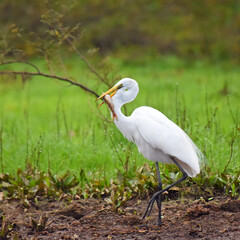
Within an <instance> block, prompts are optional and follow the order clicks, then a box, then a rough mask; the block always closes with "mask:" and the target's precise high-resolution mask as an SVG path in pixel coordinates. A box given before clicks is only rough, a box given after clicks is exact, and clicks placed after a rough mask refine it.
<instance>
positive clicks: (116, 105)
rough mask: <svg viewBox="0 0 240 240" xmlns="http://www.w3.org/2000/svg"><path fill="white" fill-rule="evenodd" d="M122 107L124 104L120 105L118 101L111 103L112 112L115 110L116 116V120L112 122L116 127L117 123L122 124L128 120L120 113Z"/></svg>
mask: <svg viewBox="0 0 240 240" xmlns="http://www.w3.org/2000/svg"><path fill="white" fill-rule="evenodd" d="M123 105H124V104H121V103H120V102H119V101H113V106H114V110H115V113H116V115H117V119H115V120H114V122H115V124H116V125H117V123H118V122H119V121H120V122H123V121H126V120H127V118H128V117H127V116H125V115H124V114H123V113H122V111H121V108H122V106H123ZM111 115H112V113H111Z"/></svg>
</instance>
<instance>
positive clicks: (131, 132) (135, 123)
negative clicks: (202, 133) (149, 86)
mask: <svg viewBox="0 0 240 240" xmlns="http://www.w3.org/2000/svg"><path fill="white" fill-rule="evenodd" d="M118 86H121V88H120V87H118ZM115 87H116V88H118V90H117V91H116V93H115V94H114V95H113V96H112V103H113V106H114V111H115V113H116V116H117V118H115V119H114V123H115V124H116V126H117V128H118V129H119V130H120V131H121V133H122V134H123V135H124V137H126V138H127V139H128V140H129V141H131V142H134V143H135V144H136V145H137V147H138V150H139V152H141V153H142V154H143V156H144V157H145V158H147V159H149V160H152V161H154V162H163V163H173V162H172V160H171V158H170V157H169V156H172V157H175V159H176V160H177V161H178V163H179V164H180V165H181V166H182V168H183V169H184V170H185V171H186V173H187V174H188V176H190V177H194V176H196V175H197V174H198V173H199V172H200V164H199V163H200V158H201V153H200V151H199V150H198V148H197V147H196V145H195V144H194V143H193V142H192V140H191V139H190V138H189V137H188V135H187V134H186V133H185V132H184V131H183V130H182V129H181V128H180V127H179V126H177V125H176V124H175V123H174V122H172V121H171V120H169V119H168V118H167V117H166V116H165V115H164V114H162V113H161V112H159V111H158V110H156V109H154V108H151V107H146V106H143V107H139V108H137V109H135V110H134V112H133V113H132V115H131V116H129V117H127V116H125V115H124V114H122V112H121V107H122V105H124V104H125V103H128V102H131V101H133V100H134V99H135V97H136V96H137V94H138V92H139V88H138V84H137V82H136V81H135V80H133V79H130V78H124V79H122V80H121V81H119V82H118V83H117V84H116V85H115Z"/></svg>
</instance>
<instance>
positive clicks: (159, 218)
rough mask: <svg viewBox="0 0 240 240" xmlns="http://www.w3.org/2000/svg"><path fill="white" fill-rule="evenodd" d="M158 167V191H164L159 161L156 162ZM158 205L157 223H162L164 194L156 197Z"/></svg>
mask: <svg viewBox="0 0 240 240" xmlns="http://www.w3.org/2000/svg"><path fill="white" fill-rule="evenodd" d="M156 169H157V178H158V191H159V192H160V191H162V181H161V176H160V171H159V166H158V162H156ZM156 202H157V206H158V221H157V225H161V223H162V194H159V196H158V197H157V198H156Z"/></svg>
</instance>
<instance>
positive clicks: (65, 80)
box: [0, 71, 99, 97]
mask: <svg viewBox="0 0 240 240" xmlns="http://www.w3.org/2000/svg"><path fill="white" fill-rule="evenodd" d="M11 74H14V75H28V76H42V77H46V78H54V79H58V80H60V81H64V82H68V83H70V84H71V85H74V86H78V87H80V88H82V89H83V90H84V91H86V92H89V93H91V94H93V95H95V96H96V97H99V95H98V94H97V93H96V92H94V91H93V90H91V89H89V88H87V87H85V86H84V85H82V84H81V83H77V82H74V81H72V80H70V79H69V78H64V77H59V76H56V75H51V74H46V73H42V72H40V71H39V72H26V71H0V75H11Z"/></svg>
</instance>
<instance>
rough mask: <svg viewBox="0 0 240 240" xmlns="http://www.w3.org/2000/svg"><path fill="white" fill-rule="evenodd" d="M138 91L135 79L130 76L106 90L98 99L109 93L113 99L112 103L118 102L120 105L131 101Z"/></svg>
mask: <svg viewBox="0 0 240 240" xmlns="http://www.w3.org/2000/svg"><path fill="white" fill-rule="evenodd" d="M138 92H139V88H138V84H137V82H136V81H135V80H133V79H131V78H123V79H122V80H120V81H119V82H118V83H117V84H116V85H115V86H113V87H112V88H111V89H109V90H108V91H107V92H105V93H103V94H102V95H101V96H100V97H99V98H98V99H101V98H103V97H104V96H106V95H107V94H110V97H111V98H112V100H113V104H116V103H117V102H118V103H119V104H120V105H123V104H125V103H127V102H131V101H133V100H134V99H135V97H136V96H137V94H138ZM98 99H97V100H98Z"/></svg>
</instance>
